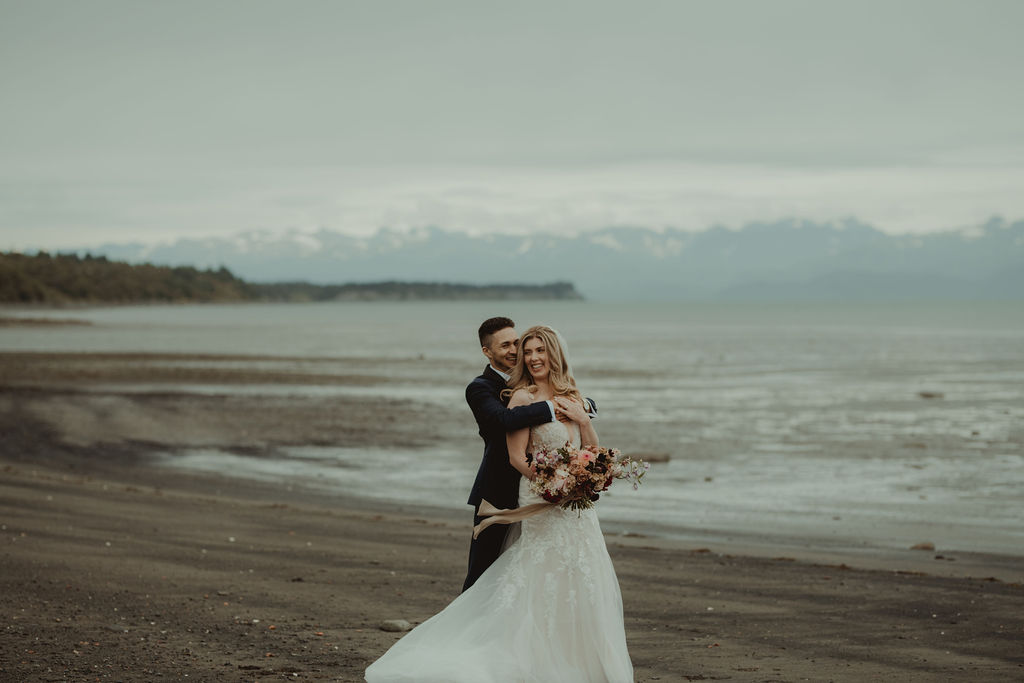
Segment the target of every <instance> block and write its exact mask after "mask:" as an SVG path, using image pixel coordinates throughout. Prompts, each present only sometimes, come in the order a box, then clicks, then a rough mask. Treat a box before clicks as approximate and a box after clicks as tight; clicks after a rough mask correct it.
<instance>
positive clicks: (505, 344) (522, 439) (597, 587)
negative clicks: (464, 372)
mask: <svg viewBox="0 0 1024 683" xmlns="http://www.w3.org/2000/svg"><path fill="white" fill-rule="evenodd" d="M479 336H480V345H481V348H482V350H483V353H484V355H485V356H486V357H487V359H488V361H489V363H488V366H487V367H486V368H485V369H484V372H483V373H482V374H481V375H480V376H479V377H477V378H476V379H474V380H473V381H472V382H471V383H470V384H469V386H468V387H466V401H467V402H468V403H469V406H470V408H471V409H472V411H473V416H474V417H475V418H476V421H477V425H478V426H479V428H480V436H481V437H482V438H483V440H484V456H483V460H482V462H481V464H480V469H479V471H478V472H477V476H476V481H475V482H474V484H473V489H472V491H471V493H470V497H469V504H470V505H473V506H474V507H475V510H476V513H477V514H476V516H475V518H474V524H475V525H476V527H475V528H476V531H477V532H478V533H477V535H476V537H475V538H474V540H473V541H472V543H471V545H470V553H469V570H468V573H467V576H466V581H465V584H464V585H463V589H462V594H461V595H459V596H458V597H457V598H455V600H453V601H452V602H451V603H450V604H449V605H448V606H447V607H446V608H445V609H444V610H442V611H441V612H439V613H438V614H436V615H434V616H433V617H431V618H430V619H428V620H427V621H425V622H423V623H422V624H420V625H419V626H417V627H416V628H415V629H413V630H412V631H410V632H409V633H408V634H406V635H405V637H403V638H402V639H401V640H399V641H398V642H397V643H395V645H394V646H392V648H391V649H390V650H388V651H387V652H386V653H385V654H384V656H382V657H381V658H380V659H378V660H377V661H376V662H374V663H373V664H371V665H370V667H369V668H367V670H366V680H367V681H368V683H413V682H415V683H442V682H443V683H461V682H464V683H512V682H515V683H520V682H523V683H526V682H529V683H548V682H551V681H558V682H560V683H561V682H579V683H599V682H600V683H626V682H627V681H632V680H633V665H632V663H631V662H630V659H629V653H628V652H627V649H626V636H625V628H624V625H623V617H622V596H621V594H620V592H619V584H618V580H617V579H616V576H615V570H614V569H613V567H612V563H611V558H609V556H608V550H607V547H606V545H605V541H604V536H603V535H602V534H601V527H600V525H599V524H598V520H597V515H596V512H595V510H594V509H593V508H590V509H585V510H579V511H577V510H568V509H563V508H562V507H559V506H558V505H549V506H546V507H544V508H543V511H542V512H540V513H539V514H535V515H532V516H529V517H526V518H524V519H523V520H522V521H521V522H520V523H519V524H518V525H516V526H514V527H512V528H511V529H510V528H509V527H508V526H506V525H505V524H491V525H489V526H488V525H487V524H488V522H487V521H485V515H486V513H487V511H486V510H481V505H482V504H484V503H488V504H491V505H492V506H493V507H495V508H506V509H512V508H516V507H517V505H518V506H520V507H523V506H527V505H535V504H538V503H544V500H543V499H542V498H541V497H540V496H538V495H537V494H536V493H534V492H533V490H532V489H531V487H530V480H531V479H533V477H534V471H533V469H532V468H531V465H530V455H531V454H532V453H536V452H538V451H540V450H541V449H549V450H551V449H557V448H558V447H560V446H562V445H564V444H565V443H566V442H567V441H568V442H570V443H571V444H572V445H574V446H576V447H579V446H581V445H582V444H586V445H597V433H596V432H595V431H594V427H593V425H592V424H591V417H593V416H594V415H595V413H596V409H595V408H594V404H593V401H590V400H589V399H584V398H583V397H582V395H581V394H580V392H579V390H578V389H577V388H576V381H575V379H573V376H572V372H571V371H570V368H569V362H568V359H567V358H566V355H565V348H564V344H563V343H562V340H561V338H560V337H559V335H558V333H557V332H555V331H554V330H552V329H551V328H550V327H547V326H544V325H538V326H535V327H531V328H530V329H528V330H527V331H526V332H525V333H524V334H523V336H522V339H521V340H520V338H519V336H518V334H517V333H516V330H515V324H514V323H513V322H512V321H511V320H510V319H508V318H491V319H489V320H486V321H484V323H483V324H482V325H481V326H480V329H479ZM482 512H483V513H484V515H482V514H481V513H482ZM499 519H500V516H499ZM484 527H486V528H484Z"/></svg>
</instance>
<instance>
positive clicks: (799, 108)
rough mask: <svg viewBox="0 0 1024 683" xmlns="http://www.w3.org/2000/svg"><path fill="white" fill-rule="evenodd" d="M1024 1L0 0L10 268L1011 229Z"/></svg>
mask: <svg viewBox="0 0 1024 683" xmlns="http://www.w3.org/2000/svg"><path fill="white" fill-rule="evenodd" d="M1022 26H1024V2H1018V1H1016V0H1008V1H1006V2H995V1H983V0H975V1H973V2H966V1H964V2H959V1H958V2H943V1H940V0H923V1H921V2H914V1H910V0H901V1H899V2H893V1H891V0H887V1H884V2H869V1H865V0H858V1H856V2H854V1H852V0H851V1H849V2H827V1H824V0H813V1H808V2H792V1H787V2H771V1H768V0H759V1H754V2H731V1H722V2H710V1H708V2H700V3H697V2H682V1H675V2H643V1H639V2H637V1H634V2H619V3H606V2H593V1H590V2H554V1H549V2H485V1H481V0H476V1H466V2H442V1H431V0H413V1H410V2H387V1H378V2H360V3H356V2H342V1H340V0H331V1H324V2H319V1H316V2H315V1H310V0H305V1H294V2H278V1H274V2H266V1H261V0H245V1H242V0H239V1H237V2H225V1H222V2H217V1H215V0H203V1H202V2H191V1H183V0H174V1H167V2H162V3H158V2H142V1H139V0H126V1H105V2H96V1H90V0H67V1H63V2H59V1H36V0H24V1H21V2H14V1H10V0H0V98H2V101H0V249H9V248H18V249H26V248H37V247H46V248H60V247H78V246H89V245H96V244H99V243H101V242H104V241H141V242H153V241H165V240H170V239H173V238H175V237H179V236H193V237H195V236H202V235H213V234H216V235H225V234H231V233H236V232H240V231H244V230H251V229H269V230H285V229H290V228H298V229H302V230H305V229H308V230H314V229H318V228H321V227H325V228H329V229H337V230H341V231H344V232H350V233H369V232H372V231H374V230H376V229H377V228H379V227H385V226H386V227H392V228H398V229H402V228H408V227H416V226H423V225H437V226H440V227H443V228H448V229H456V230H468V231H473V232H486V231H503V232H529V231H532V230H569V231H580V230H587V229H594V228H601V227H605V226H607V225H610V224H616V225H624V224H625V225H643V226H646V227H651V228H662V227H666V226H673V227H678V228H683V229H688V230H697V229H703V228H706V227H708V226H709V225H712V224H715V223H720V224H725V225H728V226H732V227H739V226H740V225H742V224H743V223H745V222H747V221H751V220H774V219H778V218H784V217H791V216H794V217H802V218H811V219H815V220H835V219H841V218H845V217H849V216H856V217H858V218H860V219H862V220H865V221H867V222H870V223H872V224H874V225H876V226H877V227H879V228H881V229H883V230H886V231H889V232H921V231H929V230H936V229H949V228H955V227H959V226H966V225H970V224H977V223H981V222H983V221H985V220H986V219H987V218H989V217H990V216H992V215H994V214H1000V215H1003V216H1004V217H1006V218H1008V219H1010V220H1014V219H1019V218H1024V116H1022V112H1024V87H1022V86H1021V82H1022V80H1021V79H1022V74H1024V40H1021V35H1020V32H1021V28H1022Z"/></svg>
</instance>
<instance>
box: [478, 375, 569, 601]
mask: <svg viewBox="0 0 1024 683" xmlns="http://www.w3.org/2000/svg"><path fill="white" fill-rule="evenodd" d="M507 386H508V385H507V384H506V383H505V380H504V379H503V378H502V377H501V375H499V374H498V373H497V372H495V371H494V369H493V368H492V367H491V366H490V365H488V366H487V367H486V368H485V369H484V371H483V374H481V375H480V376H479V377H477V378H476V379H474V380H473V381H472V382H470V383H469V386H468V387H466V402H467V403H469V407H470V409H471V410H472V411H473V417H475V418H476V423H477V426H479V428H480V436H481V437H482V438H483V440H484V457H483V460H481V461H480V469H479V470H478V471H477V473H476V481H475V482H473V489H472V491H470V493H469V501H468V502H469V504H470V505H472V506H473V507H474V508H475V509H476V511H479V510H480V501H481V500H487V502H489V503H492V504H494V505H495V506H497V507H499V508H514V507H516V506H517V504H518V501H519V477H520V475H519V472H518V471H516V468H514V467H512V465H511V464H510V463H509V461H508V444H507V443H506V441H505V435H506V434H508V433H509V432H515V431H518V430H520V429H524V428H526V427H533V426H534V425H539V424H544V423H545V422H550V421H551V418H552V415H551V406H550V405H549V404H548V402H547V401H538V402H537V403H531V404H530V405H528V406H520V407H518V408H512V409H509V408H507V407H506V404H507V403H508V399H502V397H501V391H502V390H503V389H505V388H507ZM481 519H482V517H479V516H476V517H474V519H473V524H479V523H480V520H481ZM506 531H508V527H507V526H505V525H504V524H495V525H493V526H490V527H488V528H486V529H484V530H483V532H481V534H480V536H479V537H478V538H476V539H475V540H474V541H473V542H472V543H471V544H470V546H469V571H468V572H467V574H466V582H465V584H463V586H462V590H466V589H467V588H469V587H470V586H472V585H473V583H474V582H475V581H476V580H477V578H478V577H479V576H480V575H481V574H483V573H484V570H486V569H487V568H488V567H490V566H491V564H492V563H493V562H494V560H496V559H497V558H498V555H499V554H501V544H502V542H503V541H504V540H505V533H506Z"/></svg>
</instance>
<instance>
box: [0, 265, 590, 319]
mask: <svg viewBox="0 0 1024 683" xmlns="http://www.w3.org/2000/svg"><path fill="white" fill-rule="evenodd" d="M582 298H583V297H582V296H581V295H580V294H579V292H577V291H576V288H575V287H574V286H573V284H572V283H569V282H552V283H548V284H541V285H531V284H483V285H472V284H458V283H449V282H398V281H385V282H368V283H348V284H331V285H318V284H311V283H308V282H272V283H258V282H247V281H245V280H242V279H241V278H238V277H236V276H235V275H234V274H233V273H232V272H231V271H230V270H228V269H227V268H224V267H221V268H218V269H216V270H214V269H207V270H200V269H198V268H194V267H192V266H160V265H154V264H151V263H143V264H130V263H125V262H121V261H111V260H108V259H107V258H106V257H104V256H93V255H91V254H86V255H84V256H82V255H79V254H60V253H58V254H49V253H47V252H39V253H36V254H32V255H29V254H21V253H17V252H0V303H3V304H26V305H32V304H35V305H53V306H62V305H80V304H146V303H213V302H220V303H230V302H311V301H411V300H512V299H521V300H538V299H569V300H573V299H574V300H581V299H582Z"/></svg>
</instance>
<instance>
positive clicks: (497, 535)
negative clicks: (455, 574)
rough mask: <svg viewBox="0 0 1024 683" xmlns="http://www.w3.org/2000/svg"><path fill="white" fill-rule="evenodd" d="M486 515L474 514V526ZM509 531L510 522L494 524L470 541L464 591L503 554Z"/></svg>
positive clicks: (463, 585)
mask: <svg viewBox="0 0 1024 683" xmlns="http://www.w3.org/2000/svg"><path fill="white" fill-rule="evenodd" d="M484 519H486V518H485V517H479V516H477V515H474V516H473V526H476V525H477V524H479V523H480V522H482V521H483V520H484ZM507 533H508V524H492V525H491V526H489V527H487V528H486V529H484V530H483V531H481V532H480V535H479V536H478V537H477V538H475V539H473V540H472V541H470V543H469V568H468V570H467V572H466V581H465V583H463V584H462V590H463V592H465V591H466V589H468V588H469V587H470V586H472V585H473V584H474V583H476V580H477V579H479V578H480V575H481V574H483V573H484V572H485V571H487V568H488V567H490V566H491V565H492V564H494V561H495V560H496V559H498V555H500V554H501V545H502V544H503V543H504V542H505V534H507Z"/></svg>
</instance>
